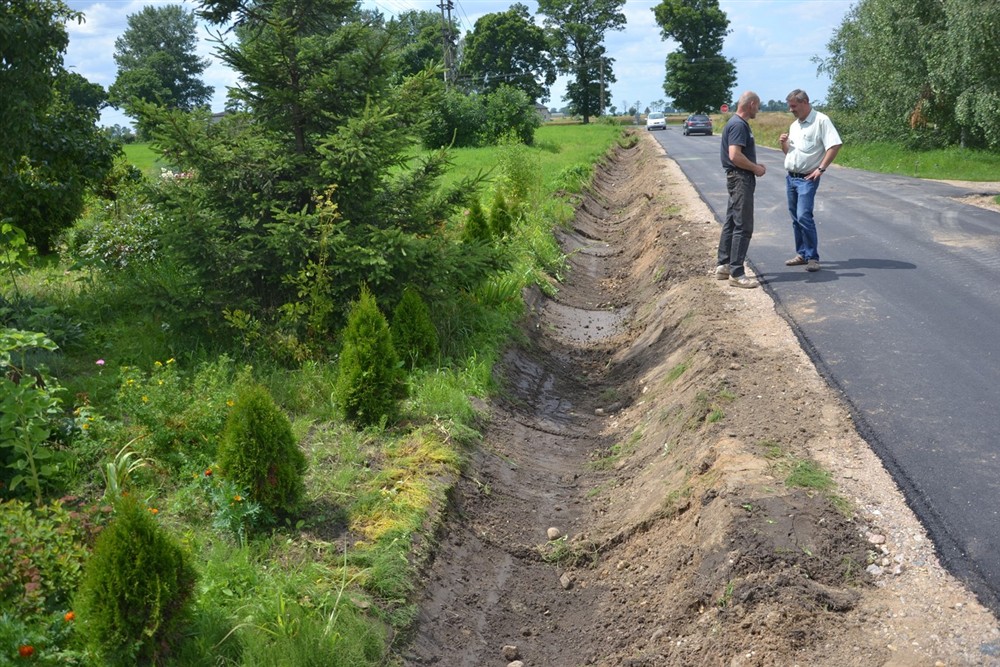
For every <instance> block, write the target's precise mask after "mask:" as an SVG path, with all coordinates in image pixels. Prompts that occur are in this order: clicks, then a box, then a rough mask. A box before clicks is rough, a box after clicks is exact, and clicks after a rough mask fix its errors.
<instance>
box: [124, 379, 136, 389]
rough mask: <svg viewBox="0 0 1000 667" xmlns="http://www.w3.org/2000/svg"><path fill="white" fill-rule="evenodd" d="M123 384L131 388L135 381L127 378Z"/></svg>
mask: <svg viewBox="0 0 1000 667" xmlns="http://www.w3.org/2000/svg"><path fill="white" fill-rule="evenodd" d="M125 384H127V385H128V386H130V387H131V386H132V385H134V384H135V380H133V379H132V378H129V379H128V380H126V381H125Z"/></svg>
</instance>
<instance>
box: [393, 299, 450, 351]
mask: <svg viewBox="0 0 1000 667" xmlns="http://www.w3.org/2000/svg"><path fill="white" fill-rule="evenodd" d="M390 332H391V334H392V344H393V347H395V348H396V354H397V355H398V356H399V358H400V359H403V360H405V361H406V362H407V363H408V365H409V367H410V368H416V367H418V366H424V365H427V364H429V363H433V362H435V361H436V360H437V358H438V354H439V353H440V347H439V345H438V333H437V329H436V328H434V322H433V321H432V320H431V313H430V309H429V308H428V307H427V303H426V302H425V301H424V299H423V297H421V296H420V292H418V291H417V289H416V288H415V287H413V286H412V285H411V286H408V287H407V288H406V289H404V290H403V298H402V299H400V300H399V303H398V304H396V308H395V309H394V310H393V311H392V326H391V328H390Z"/></svg>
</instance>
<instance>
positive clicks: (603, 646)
mask: <svg viewBox="0 0 1000 667" xmlns="http://www.w3.org/2000/svg"><path fill="white" fill-rule="evenodd" d="M717 235H718V227H717V225H716V224H715V221H714V219H713V217H712V214H711V213H710V212H709V210H708V209H707V208H706V207H705V205H704V204H703V202H701V201H700V200H699V199H698V197H697V195H696V194H695V193H694V190H693V188H692V187H691V186H690V184H689V183H688V182H687V181H686V180H685V178H684V176H683V175H682V174H681V172H680V170H679V169H678V168H677V166H676V164H674V163H673V161H672V160H670V158H669V156H667V155H665V154H664V152H663V149H662V148H660V146H659V145H658V144H657V143H656V142H655V141H654V140H653V139H651V138H650V137H648V136H645V134H644V133H640V134H639V142H638V144H637V145H636V146H634V147H633V148H630V149H619V150H617V151H616V152H615V154H614V155H613V156H611V157H610V158H609V159H607V160H606V162H605V164H603V165H602V166H601V167H600V169H599V174H598V177H597V179H596V183H595V185H594V186H593V188H592V190H591V192H590V193H589V194H588V195H587V196H586V197H585V198H584V199H582V200H581V201H580V202H579V205H578V213H577V216H576V219H575V222H574V224H573V225H572V228H571V229H567V230H565V231H563V232H561V234H560V237H561V242H562V244H563V247H564V248H565V250H566V251H567V252H568V253H569V256H570V260H569V261H570V264H571V269H570V271H569V272H568V274H567V278H566V280H565V282H563V283H562V284H560V285H559V290H558V294H557V295H556V296H555V297H554V298H547V297H545V296H543V295H541V294H540V293H536V294H532V295H531V298H530V305H531V312H530V316H529V317H527V318H526V319H525V321H524V325H523V333H524V336H523V337H522V339H521V341H520V343H519V344H517V345H515V346H513V347H512V348H511V349H510V350H509V351H508V352H507V354H506V356H505V358H504V360H503V363H502V364H501V366H500V368H499V370H498V372H499V373H501V374H502V376H503V377H502V382H503V386H504V387H505V394H504V396H503V397H502V398H501V399H500V400H498V401H496V402H495V403H494V404H492V405H490V406H487V407H485V408H484V410H486V411H487V412H488V416H489V426H488V428H487V430H486V434H485V441H484V442H483V444H482V446H481V448H479V449H478V450H477V452H476V453H475V454H474V456H473V461H472V464H471V465H470V466H469V469H468V471H467V473H466V475H465V476H464V477H463V478H462V479H461V480H460V482H459V484H458V486H457V488H456V489H455V492H454V494H453V497H452V501H451V503H450V506H449V507H448V508H447V510H446V512H447V516H446V519H445V521H444V522H443V528H442V530H441V531H440V533H439V535H438V541H437V543H436V545H435V547H434V552H435V557H434V558H433V559H432V560H431V561H430V562H429V564H428V567H427V570H426V572H425V575H426V577H425V581H424V582H423V589H422V591H423V592H422V596H421V599H420V613H419V619H418V623H417V626H416V631H415V633H414V636H413V637H412V638H411V639H412V641H411V642H410V643H408V644H407V645H406V646H402V647H400V648H399V651H398V656H399V658H400V659H401V660H402V662H403V663H404V664H406V665H429V664H435V665H444V666H447V667H461V666H468V667H488V666H490V665H497V666H501V667H502V666H505V665H514V666H515V667H518V662H520V664H521V665H524V666H526V667H531V666H541V665H546V666H557V667H562V666H576V665H630V666H632V667H639V666H646V665H648V666H653V665H670V666H673V665H677V666H685V667H686V666H696V665H706V666H708V665H711V666H715V665H720V666H727V667H737V666H751V665H761V666H763V665H781V666H790V665H803V666H805V665H837V666H845V665H866V666H869V665H886V666H889V665H892V666H898V667H903V666H907V667H920V666H924V665H927V666H932V665H1000V629H998V625H997V620H996V618H995V617H994V616H993V615H992V614H990V613H989V612H988V611H987V610H985V609H984V608H983V607H981V606H980V605H979V604H978V603H977V602H976V600H975V599H974V598H973V597H972V596H971V595H970V594H969V593H968V592H967V591H966V590H965V589H964V588H963V587H962V586H961V585H960V584H959V583H957V582H956V581H955V580H954V579H953V578H951V577H950V576H949V575H948V574H947V573H946V572H944V571H943V570H942V568H941V567H940V565H939V564H938V562H937V560H936V558H935V556H934V553H933V548H932V546H931V545H930V544H929V542H928V540H927V538H926V535H925V533H924V532H923V530H922V529H921V527H920V525H919V523H918V522H917V521H916V520H915V518H914V517H913V515H912V514H911V513H910V512H909V510H908V509H907V507H906V505H905V503H904V502H903V500H902V498H901V496H900V494H899V493H898V491H897V489H896V487H895V485H894V484H893V483H892V481H891V479H890V478H889V477H888V475H887V474H886V473H885V471H884V470H883V468H882V467H881V465H880V464H879V462H878V460H877V459H876V458H875V457H874V455H873V454H872V453H871V451H870V450H869V449H868V447H867V445H866V444H865V442H864V441H863V440H862V439H861V438H860V437H859V436H858V435H857V433H856V431H855V429H854V426H853V424H852V421H851V418H850V414H849V413H848V411H847V410H846V408H845V406H844V404H843V403H842V402H841V401H840V400H839V398H838V396H837V395H836V393H835V392H834V391H832V390H831V389H830V388H829V387H828V386H827V385H826V384H825V383H824V382H823V380H822V379H821V378H820V377H819V375H818V374H817V372H816V371H815V369H814V368H813V366H812V365H811V363H810V362H809V359H808V357H806V355H805V354H804V353H803V352H802V350H801V349H800V347H799V345H798V342H797V340H796V339H795V336H794V335H793V333H792V332H791V331H790V330H789V328H788V326H787V324H786V323H785V322H784V321H783V320H782V319H781V318H780V317H779V316H778V315H777V314H776V313H775V312H774V308H773V304H772V302H771V301H770V298H769V297H768V296H767V295H766V294H765V293H763V291H762V290H752V291H747V290H736V289H732V288H729V287H728V285H727V284H726V283H725V282H721V281H715V280H714V279H712V276H711V270H712V269H713V268H714V266H713V257H714V248H715V245H716V243H717V240H718V236H717ZM751 253H752V248H751ZM824 471H825V473H828V476H824ZM796 480H797V482H796ZM824 482H826V483H828V484H829V486H828V488H823V487H824Z"/></svg>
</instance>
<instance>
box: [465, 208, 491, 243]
mask: <svg viewBox="0 0 1000 667" xmlns="http://www.w3.org/2000/svg"><path fill="white" fill-rule="evenodd" d="M462 240H463V241H465V242H466V243H489V242H490V241H492V240H493V235H492V234H491V233H490V223H489V221H488V220H487V219H486V213H485V212H484V211H483V205H482V204H480V203H479V197H476V198H475V199H473V200H472V202H471V203H470V204H469V213H468V215H466V216H465V227H464V228H463V229H462Z"/></svg>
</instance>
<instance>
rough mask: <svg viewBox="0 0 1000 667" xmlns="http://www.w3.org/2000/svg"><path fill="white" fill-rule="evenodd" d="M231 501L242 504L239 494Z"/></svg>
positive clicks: (241, 497)
mask: <svg viewBox="0 0 1000 667" xmlns="http://www.w3.org/2000/svg"><path fill="white" fill-rule="evenodd" d="M233 500H234V501H236V502H238V503H241V502H243V496H241V495H240V494H238V493H237V494H236V495H235V496H233Z"/></svg>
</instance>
